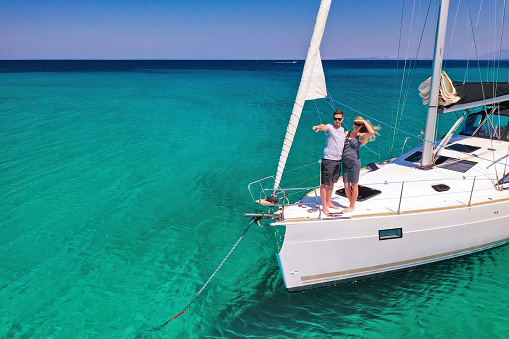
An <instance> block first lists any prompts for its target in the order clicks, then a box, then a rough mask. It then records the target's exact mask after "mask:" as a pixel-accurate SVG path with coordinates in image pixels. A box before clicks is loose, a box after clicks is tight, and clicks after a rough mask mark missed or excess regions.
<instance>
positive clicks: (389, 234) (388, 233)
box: [378, 228, 403, 240]
mask: <svg viewBox="0 0 509 339" xmlns="http://www.w3.org/2000/svg"><path fill="white" fill-rule="evenodd" d="M402 237H403V230H402V229H401V228H393V229H390V230H379V231H378V239H379V240H389V239H399V238H402Z"/></svg>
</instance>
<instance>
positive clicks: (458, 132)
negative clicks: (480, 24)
mask: <svg viewBox="0 0 509 339" xmlns="http://www.w3.org/2000/svg"><path fill="white" fill-rule="evenodd" d="M330 5H331V0H322V1H321V4H320V9H319V12H318V16H317V20H316V24H315V28H314V31H313V35H312V38H311V43H310V46H309V50H308V54H307V58H306V61H305V65H304V69H303V74H302V78H301V83H300V85H299V89H298V93H297V96H296V100H295V103H294V106H293V111H292V114H291V117H290V122H289V124H288V127H287V132H286V135H285V139H284V142H283V147H282V151H281V156H280V159H279V163H278V167H277V173H276V175H275V176H270V177H267V178H263V179H260V180H257V181H254V182H252V183H251V184H249V190H250V193H251V196H252V197H253V200H254V201H255V202H256V203H257V204H259V205H261V206H262V208H264V211H263V212H256V213H246V214H245V215H246V216H248V217H250V218H252V219H253V220H256V221H257V222H263V223H264V224H266V225H267V227H268V229H269V231H270V234H271V236H272V239H273V241H274V243H275V248H276V257H277V260H278V263H279V267H280V270H281V273H282V276H283V280H284V284H285V286H286V289H287V290H288V291H289V292H294V291H302V290H307V289H310V288H317V287H322V286H330V285H336V284H339V283H344V282H350V281H357V280H361V279H366V278H370V277H376V276H379V275H382V274H385V273H390V272H395V271H401V270H407V269H409V268H413V267H415V266H419V265H424V264H428V263H432V262H436V261H440V260H446V259H451V258H455V257H458V256H463V255H467V254H471V253H475V252H479V251H483V250H487V249H490V248H493V247H496V246H500V245H503V244H506V243H508V242H509V190H508V189H507V188H508V187H507V184H508V183H509V166H508V165H509V84H508V83H481V82H479V83H468V82H465V83H464V82H454V81H452V80H450V79H449V78H448V77H447V75H446V74H445V73H443V72H442V59H443V50H444V41H445V30H446V25H447V17H448V9H449V1H448V0H442V1H441V3H440V10H439V15H438V20H437V29H436V36H435V49H434V58H433V68H432V74H431V78H430V79H429V80H428V81H425V82H424V83H423V84H422V85H421V88H420V89H421V92H422V96H423V97H424V100H425V102H426V103H427V111H428V114H427V120H426V125H425V132H424V137H423V144H422V145H420V146H418V147H416V148H414V149H411V150H409V151H408V152H406V153H404V154H402V155H401V156H400V157H398V158H395V159H392V160H390V161H385V162H381V163H378V164H370V165H369V166H368V167H366V168H364V169H362V170H361V174H360V181H359V184H360V194H359V199H358V201H357V203H356V209H355V211H353V212H352V213H336V214H332V215H325V214H324V213H323V212H322V211H321V205H320V191H319V189H318V187H312V188H311V189H310V190H309V191H308V193H307V194H306V195H304V196H303V197H302V198H300V199H299V200H298V201H296V202H294V203H290V201H288V199H287V194H288V193H289V192H292V190H293V189H294V188H281V187H280V182H281V176H282V174H283V172H284V168H285V164H286V159H287V157H288V154H289V152H290V149H291V145H292V142H293V137H294V135H295V133H296V131H297V126H298V123H299V118H300V115H301V112H302V108H303V106H304V103H305V101H306V100H314V99H319V98H327V97H328V94H327V89H326V84H325V76H324V73H323V68H322V63H321V58H320V52H319V47H320V42H321V38H322V35H323V32H324V29H325V22H326V20H327V16H328V12H329V8H330ZM447 112H460V113H461V116H460V118H459V119H458V120H457V121H456V123H454V124H453V126H451V128H450V130H449V132H448V133H447V134H446V135H445V136H444V138H443V139H442V140H439V141H435V134H436V131H435V128H436V121H437V115H438V114H444V113H447ZM267 182H269V184H267ZM272 183H273V185H272ZM334 191H335V194H333V197H332V201H333V202H335V203H336V204H338V205H342V206H348V199H347V198H346V197H345V196H344V186H343V183H342V180H341V179H340V180H339V181H338V183H337V184H336V185H335V189H334Z"/></svg>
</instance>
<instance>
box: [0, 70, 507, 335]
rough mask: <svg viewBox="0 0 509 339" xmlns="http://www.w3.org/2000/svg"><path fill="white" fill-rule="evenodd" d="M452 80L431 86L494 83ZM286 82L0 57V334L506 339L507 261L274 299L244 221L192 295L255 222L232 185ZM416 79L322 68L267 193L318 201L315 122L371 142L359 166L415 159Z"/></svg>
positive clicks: (279, 120) (286, 95)
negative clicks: (337, 111) (312, 191)
mask: <svg viewBox="0 0 509 339" xmlns="http://www.w3.org/2000/svg"><path fill="white" fill-rule="evenodd" d="M405 64H406V65H405ZM466 64H467V63H466V62H464V61H447V62H446V63H445V66H446V71H447V72H448V74H449V75H450V76H451V78H453V79H454V80H459V81H463V79H464V78H465V77H467V78H468V79H469V80H470V81H475V80H477V79H475V78H476V77H481V78H483V79H488V78H490V77H491V79H493V77H496V76H498V77H499V80H501V81H507V80H508V69H509V68H508V66H507V64H504V65H502V67H501V69H499V70H498V71H496V72H494V71H491V70H489V69H488V68H487V67H488V66H489V65H488V63H486V62H484V63H481V64H480V65H477V62H470V63H469V71H468V72H467V73H465V70H464V69H465V66H466ZM474 64H475V67H474ZM405 66H407V67H408V66H409V67H410V70H409V71H407V70H406V68H405ZM478 66H480V68H479V67H478ZM302 67H303V62H302V61H296V62H294V61H293V60H290V61H0V145H1V149H0V305H1V307H0V337H1V338H135V337H147V338H245V337H248V338H342V337H353V338H416V337H417V338H419V337H420V338H507V337H508V333H509V319H508V315H509V246H503V247H499V248H496V249H493V250H489V251H486V252H483V253H478V254H474V255H469V256H466V257H461V258H457V259H455V260H449V261H444V262H440V263H435V264H431V265H427V266H424V267H420V268H416V269H413V270H411V271H405V272H399V273H396V274H391V275H386V276H383V277H380V278H376V279H371V280H366V281H359V282H356V283H349V284H343V285H338V286H334V287H328V288H321V289H316V290H310V291H307V292H303V293H294V294H288V293H287V292H286V289H285V287H284V283H283V280H282V277H281V274H280V272H279V268H278V264H277V260H276V257H275V255H274V247H273V244H272V243H271V240H270V236H269V234H268V231H267V229H266V228H261V227H259V226H257V225H254V226H252V227H251V228H250V229H249V230H248V232H247V233H246V234H245V236H244V237H243V238H242V240H241V241H240V242H239V243H238V245H237V247H236V248H235V250H234V251H233V252H232V253H231V255H230V256H229V257H228V259H227V260H226V261H225V262H224V265H223V266H222V267H221V269H220V270H219V271H217V273H216V274H215V275H214V276H213V278H212V279H211V280H210V281H209V282H208V284H207V285H206V287H205V288H204V289H203V290H201V293H200V294H199V295H198V296H197V297H196V299H193V298H195V296H196V295H197V293H198V292H199V291H200V289H201V288H202V286H204V284H205V283H206V282H207V281H208V280H209V278H210V277H211V276H212V275H213V274H214V272H215V271H216V269H217V268H218V267H219V266H220V264H221V263H222V262H223V259H225V257H226V256H227V255H228V254H229V252H230V250H231V249H232V247H233V246H234V245H235V243H236V242H237V241H238V240H239V239H240V237H241V235H242V234H243V232H244V230H245V229H246V228H247V226H248V223H249V219H248V218H246V217H244V216H242V213H246V212H254V211H255V210H256V209H257V208H259V207H258V206H256V204H254V203H253V199H252V197H251V195H250V193H249V190H248V184H249V183H250V182H253V181H255V180H258V179H260V178H263V177H267V176H270V175H274V174H275V171H276V166H277V162H278V160H279V153H280V150H281V146H282V141H283V137H284V134H285V131H286V125H287V123H288V120H289V116H290V113H291V110H292V107H293V102H294V100H295V95H296V92H297V88H298V85H299V81H300V75H301V72H302ZM430 67H431V62H430V61H418V62H413V61H407V62H406V63H405V62H404V61H399V62H396V61H324V69H325V74H326V80H327V83H328V90H329V92H330V95H331V96H332V97H333V98H334V99H336V100H337V101H336V102H334V104H333V105H331V104H329V103H328V102H327V101H326V100H317V101H316V102H307V103H306V105H305V107H304V112H303V114H302V119H301V122H300V125H299V130H298V133H297V136H296V138H295V142H294V145H293V148H292V151H291V153H290V157H289V159H288V163H287V169H288V170H293V171H288V172H287V173H285V174H284V175H283V182H282V186H283V187H290V186H293V185H296V186H299V187H304V186H309V187H312V186H315V185H318V180H319V179H318V175H319V164H318V162H317V161H318V159H320V157H321V155H322V151H323V146H324V140H325V139H324V135H323V133H314V132H313V131H312V128H311V127H312V126H313V125H317V124H319V123H321V122H325V123H330V122H332V121H331V113H332V111H333V109H334V108H341V109H342V110H344V112H345V118H346V120H345V126H346V127H351V125H352V121H353V119H354V118H355V117H356V116H358V115H362V116H364V117H365V118H366V119H369V120H371V121H372V123H373V124H375V125H379V126H380V127H382V128H381V130H380V136H379V137H378V138H377V139H376V141H374V142H372V143H370V144H368V146H367V147H366V148H363V149H362V150H361V157H362V163H363V165H366V164H367V163H369V162H373V161H379V160H384V159H386V158H388V157H394V156H399V155H400V154H401V153H402V152H403V151H407V150H408V149H409V147H414V146H416V145H417V144H418V143H419V139H418V138H417V137H416V136H418V135H420V132H421V130H422V129H423V128H424V119H425V116H426V109H425V106H423V105H422V103H421V100H420V98H419V96H418V92H417V87H418V85H419V83H420V82H422V81H424V80H425V79H426V78H427V77H429V76H430ZM400 93H402V94H400ZM403 102H404V104H403ZM345 105H346V106H345ZM348 107H349V108H348ZM401 112H403V114H401ZM455 120H456V116H455V115H454V113H451V114H448V115H444V116H440V117H439V128H438V130H439V132H438V135H439V136H440V135H443V134H445V132H446V131H447V129H448V127H449V125H450V124H451V123H452V122H454V121H455ZM394 125H397V126H399V130H400V131H399V132H398V133H397V134H396V135H394V134H393V129H392V128H391V127H389V126H394ZM407 133H408V134H407ZM406 138H408V139H406ZM393 139H394V140H395V142H394V143H393V142H392V140H393ZM391 145H393V146H392V147H391ZM294 169H295V170H294ZM297 198H298V197H297ZM190 302H192V303H191V305H189V303H190ZM187 305H189V307H188V308H187V310H186V312H185V313H183V314H182V315H180V316H179V317H178V318H176V319H174V320H172V321H170V322H169V323H167V324H166V325H165V326H162V325H163V324H165V323H166V322H167V321H168V320H170V319H171V318H173V317H175V316H177V315H178V314H179V313H180V312H181V311H182V310H184V309H185V308H186V306H187Z"/></svg>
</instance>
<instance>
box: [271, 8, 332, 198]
mask: <svg viewBox="0 0 509 339" xmlns="http://www.w3.org/2000/svg"><path fill="white" fill-rule="evenodd" d="M331 1H332V0H322V2H321V3H320V9H319V10H318V15H317V18H316V23H315V28H314V30H313V35H312V37H311V43H310V44H309V49H308V54H307V57H306V61H305V63H304V70H303V72H302V77H301V81H300V85H299V90H298V92H297V97H296V99H295V103H294V105H293V110H292V115H291V117H290V122H289V123H288V127H287V128H286V134H285V139H284V141H283V147H282V149H281V155H280V157H279V163H278V167H277V173H276V177H275V182H274V191H273V193H272V196H271V197H272V199H271V202H276V201H277V198H276V190H277V189H278V188H279V183H280V182H281V177H282V176H283V172H284V169H285V165H286V160H287V159H288V154H289V153H290V149H291V147H292V143H293V138H294V137H295V132H296V131H297V126H298V125H299V120H300V116H301V113H302V109H303V108H304V103H305V102H306V100H313V99H319V98H325V97H326V96H327V88H326V85H325V76H324V74H323V67H322V61H321V57H320V43H321V41H322V36H323V32H324V29H325V23H326V21H327V16H328V14H329V9H330V5H331ZM271 197H268V200H269V199H270V198H271Z"/></svg>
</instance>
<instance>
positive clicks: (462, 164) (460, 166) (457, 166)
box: [439, 158, 477, 173]
mask: <svg viewBox="0 0 509 339" xmlns="http://www.w3.org/2000/svg"><path fill="white" fill-rule="evenodd" d="M475 165H477V163H476V162H475V161H470V160H458V159H452V158H450V159H447V160H446V161H444V162H443V163H442V164H441V165H440V166H439V167H440V168H445V169H448V170H451V171H456V172H461V173H465V172H466V171H468V170H469V169H471V168H472V167H474V166H475Z"/></svg>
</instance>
